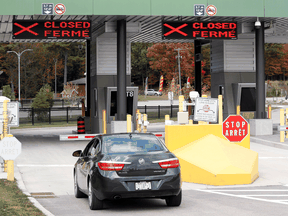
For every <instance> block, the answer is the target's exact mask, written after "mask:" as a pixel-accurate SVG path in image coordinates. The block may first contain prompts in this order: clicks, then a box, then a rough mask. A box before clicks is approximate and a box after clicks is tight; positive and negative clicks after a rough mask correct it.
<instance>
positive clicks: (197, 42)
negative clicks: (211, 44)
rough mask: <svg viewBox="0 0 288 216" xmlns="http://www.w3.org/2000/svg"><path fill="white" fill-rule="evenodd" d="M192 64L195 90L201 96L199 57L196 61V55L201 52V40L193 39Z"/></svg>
mask: <svg viewBox="0 0 288 216" xmlns="http://www.w3.org/2000/svg"><path fill="white" fill-rule="evenodd" d="M194 54H195V55H194V65H195V80H194V83H195V86H194V88H195V91H197V92H198V93H199V97H201V96H202V80H201V79H202V77H201V76H202V74H201V58H200V60H199V59H198V60H197V61H196V55H197V54H198V55H199V54H201V41H200V40H194Z"/></svg>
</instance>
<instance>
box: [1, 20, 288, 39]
mask: <svg viewBox="0 0 288 216" xmlns="http://www.w3.org/2000/svg"><path fill="white" fill-rule="evenodd" d="M13 18H14V19H15V20H91V21H92V23H93V24H92V28H93V29H91V30H92V32H93V31H95V30H97V29H99V28H101V27H102V26H103V25H104V23H105V22H115V21H117V20H119V19H125V20H126V21H127V22H140V23H141V33H139V34H136V35H134V36H133V37H132V38H131V42H154V43H157V42H180V43H181V42H193V40H162V26H161V22H162V20H164V21H192V22H193V21H213V22H218V21H219V22H220V21H221V22H228V21H234V22H238V24H240V23H252V24H254V22H255V21H256V20H257V17H228V16H225V17H220V16H216V17H209V16H204V17H195V16H112V15H109V16H105V15H99V16H98V15H93V16H92V15H91V16H90V15H62V16H59V15H57V16H55V15H54V16H46V15H31V16H30V15H15V16H12V15H0V42H1V43H10V42H81V41H84V40H71V39H70V40H69V39H65V40H64V39H44V40H35V39H34V40H33V39H27V40H15V39H12V21H13ZM259 20H260V21H264V22H265V28H266V30H265V42H266V43H288V17H280V18H279V17H277V18H273V17H265V18H264V17H263V18H259ZM251 33H252V32H251Z"/></svg>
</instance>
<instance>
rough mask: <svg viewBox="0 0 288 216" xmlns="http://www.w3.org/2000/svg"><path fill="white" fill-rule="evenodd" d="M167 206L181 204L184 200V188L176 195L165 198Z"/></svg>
mask: <svg viewBox="0 0 288 216" xmlns="http://www.w3.org/2000/svg"><path fill="white" fill-rule="evenodd" d="M165 200H166V204H167V206H180V204H181V201H182V190H181V191H180V193H179V194H178V195H176V196H170V197H167V198H165Z"/></svg>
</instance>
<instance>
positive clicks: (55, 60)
mask: <svg viewBox="0 0 288 216" xmlns="http://www.w3.org/2000/svg"><path fill="white" fill-rule="evenodd" d="M53 60H54V62H55V98H57V76H56V71H57V68H56V64H57V59H56V58H54V59H53Z"/></svg>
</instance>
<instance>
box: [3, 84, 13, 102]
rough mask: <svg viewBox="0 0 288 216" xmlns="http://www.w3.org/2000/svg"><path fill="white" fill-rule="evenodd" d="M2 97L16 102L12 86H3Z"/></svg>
mask: <svg viewBox="0 0 288 216" xmlns="http://www.w3.org/2000/svg"><path fill="white" fill-rule="evenodd" d="M2 95H3V96H5V97H8V98H10V99H11V100H15V93H14V92H12V90H11V88H10V85H5V86H3V92H2Z"/></svg>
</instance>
